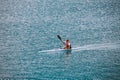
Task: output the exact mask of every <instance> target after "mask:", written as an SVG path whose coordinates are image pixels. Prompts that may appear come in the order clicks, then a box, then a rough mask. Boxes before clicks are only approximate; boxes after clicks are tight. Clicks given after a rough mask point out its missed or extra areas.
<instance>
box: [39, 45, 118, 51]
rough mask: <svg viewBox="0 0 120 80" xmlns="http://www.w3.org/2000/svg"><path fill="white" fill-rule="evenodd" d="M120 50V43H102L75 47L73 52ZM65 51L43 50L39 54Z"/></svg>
mask: <svg viewBox="0 0 120 80" xmlns="http://www.w3.org/2000/svg"><path fill="white" fill-rule="evenodd" d="M118 48H120V43H102V44H90V45H84V46H79V47H73V48H72V51H74V52H76V51H83V50H110V49H118ZM63 50H64V49H51V50H42V51H39V52H58V51H63Z"/></svg>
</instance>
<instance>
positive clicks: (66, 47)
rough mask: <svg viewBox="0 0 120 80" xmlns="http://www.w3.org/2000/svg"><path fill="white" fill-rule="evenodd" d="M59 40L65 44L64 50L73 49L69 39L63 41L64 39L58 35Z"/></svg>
mask: <svg viewBox="0 0 120 80" xmlns="http://www.w3.org/2000/svg"><path fill="white" fill-rule="evenodd" d="M57 37H58V39H59V40H60V41H61V42H62V43H63V45H64V49H71V48H72V47H71V44H70V41H69V39H66V41H65V42H64V41H62V38H61V37H60V35H57Z"/></svg>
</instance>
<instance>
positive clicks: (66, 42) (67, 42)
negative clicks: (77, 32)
mask: <svg viewBox="0 0 120 80" xmlns="http://www.w3.org/2000/svg"><path fill="white" fill-rule="evenodd" d="M64 49H71V44H70V41H69V39H66V41H65V46H64Z"/></svg>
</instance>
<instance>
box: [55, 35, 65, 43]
mask: <svg viewBox="0 0 120 80" xmlns="http://www.w3.org/2000/svg"><path fill="white" fill-rule="evenodd" d="M57 37H58V39H59V40H60V41H61V42H62V43H63V44H64V45H65V42H63V41H62V38H61V37H60V35H57Z"/></svg>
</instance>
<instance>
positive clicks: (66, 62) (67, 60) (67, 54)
mask: <svg viewBox="0 0 120 80" xmlns="http://www.w3.org/2000/svg"><path fill="white" fill-rule="evenodd" d="M70 55H71V50H68V51H65V64H66V65H67V64H68V62H69V58H70Z"/></svg>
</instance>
